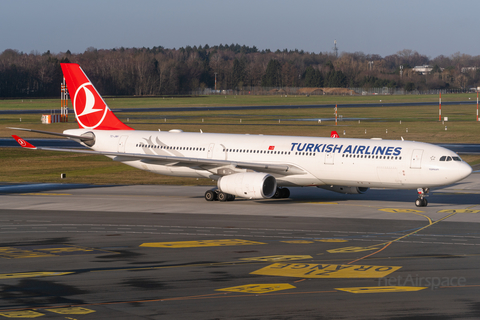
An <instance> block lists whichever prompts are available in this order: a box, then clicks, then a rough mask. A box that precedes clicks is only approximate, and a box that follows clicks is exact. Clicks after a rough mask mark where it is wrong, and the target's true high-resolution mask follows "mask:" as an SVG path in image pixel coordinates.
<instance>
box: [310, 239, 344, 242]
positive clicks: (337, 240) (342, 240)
mask: <svg viewBox="0 0 480 320" xmlns="http://www.w3.org/2000/svg"><path fill="white" fill-rule="evenodd" d="M315 241H318V242H348V240H345V239H319V240H315Z"/></svg>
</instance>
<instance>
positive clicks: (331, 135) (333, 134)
mask: <svg viewBox="0 0 480 320" xmlns="http://www.w3.org/2000/svg"><path fill="white" fill-rule="evenodd" d="M330 138H340V136H339V135H338V133H337V131H332V132H331V133H330Z"/></svg>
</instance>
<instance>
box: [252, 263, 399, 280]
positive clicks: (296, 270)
mask: <svg viewBox="0 0 480 320" xmlns="http://www.w3.org/2000/svg"><path fill="white" fill-rule="evenodd" d="M400 268H401V267H395V266H366V265H341V264H314V263H274V264H271V265H269V266H266V267H264V268H262V269H259V270H256V271H254V272H252V273H251V274H259V275H266V276H281V277H302V278H382V277H385V276H387V275H389V274H390V273H392V272H394V271H397V270H398V269H400Z"/></svg>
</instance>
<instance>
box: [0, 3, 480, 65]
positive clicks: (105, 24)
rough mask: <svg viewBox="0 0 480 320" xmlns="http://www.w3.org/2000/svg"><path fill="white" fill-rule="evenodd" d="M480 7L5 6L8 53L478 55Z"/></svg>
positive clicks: (1, 20) (2, 23) (0, 7)
mask: <svg viewBox="0 0 480 320" xmlns="http://www.w3.org/2000/svg"><path fill="white" fill-rule="evenodd" d="M479 12H480V1H478V0H459V1H451V0H449V1H447V0H436V1H433V0H432V1H431V0H421V1H418V0H402V1H388V0H383V1H377V0H363V1H358V0H337V1H322V0H316V1H315V0H312V1H306V0H297V1H283V0H256V1H253V0H244V1H230V0H218V1H217V0H212V1H209V0H206V1H198V0H196V1H194V0H176V1H156V0H138V1H131V0H128V1H127V0H96V1H93V0H82V1H64V0H63V1H59V0H42V1H34V0H2V1H0V30H1V32H0V52H3V51H4V50H6V49H14V50H18V51H21V52H25V53H31V52H36V53H44V52H46V51H47V50H50V52H52V53H60V52H66V51H67V50H70V51H71V52H72V53H82V52H84V51H85V50H86V49H87V48H89V47H94V48H96V49H113V48H120V47H124V48H132V47H136V48H142V47H148V48H152V47H154V46H163V47H164V48H177V49H178V48H180V47H186V46H192V47H193V46H194V45H196V46H199V45H202V46H204V45H205V44H208V45H209V46H214V45H219V44H228V45H230V44H232V43H233V44H237V43H238V44H240V45H246V46H249V47H253V46H256V47H257V48H258V49H259V50H265V49H270V50H272V51H276V50H277V49H280V50H283V49H288V50H295V49H298V50H304V51H307V52H314V53H319V52H333V47H334V40H337V47H338V52H339V53H340V54H341V53H342V52H349V53H353V52H363V53H365V54H378V55H380V56H383V57H384V56H388V55H391V54H395V53H397V52H398V51H401V50H404V49H410V50H413V51H417V52H419V53H420V54H423V55H426V56H428V57H430V58H435V57H437V56H439V55H445V56H450V55H453V54H456V53H461V54H468V55H472V56H477V55H480V41H478V35H477V34H478V26H477V25H478V14H479Z"/></svg>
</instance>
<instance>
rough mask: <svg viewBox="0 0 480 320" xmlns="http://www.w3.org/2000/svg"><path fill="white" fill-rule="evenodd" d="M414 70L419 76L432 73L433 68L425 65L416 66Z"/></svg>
mask: <svg viewBox="0 0 480 320" xmlns="http://www.w3.org/2000/svg"><path fill="white" fill-rule="evenodd" d="M412 70H413V71H415V72H417V73H418V74H427V73H430V72H432V70H433V67H432V66H430V65H428V64H426V65H423V66H416V67H414V68H413V69H412Z"/></svg>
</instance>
